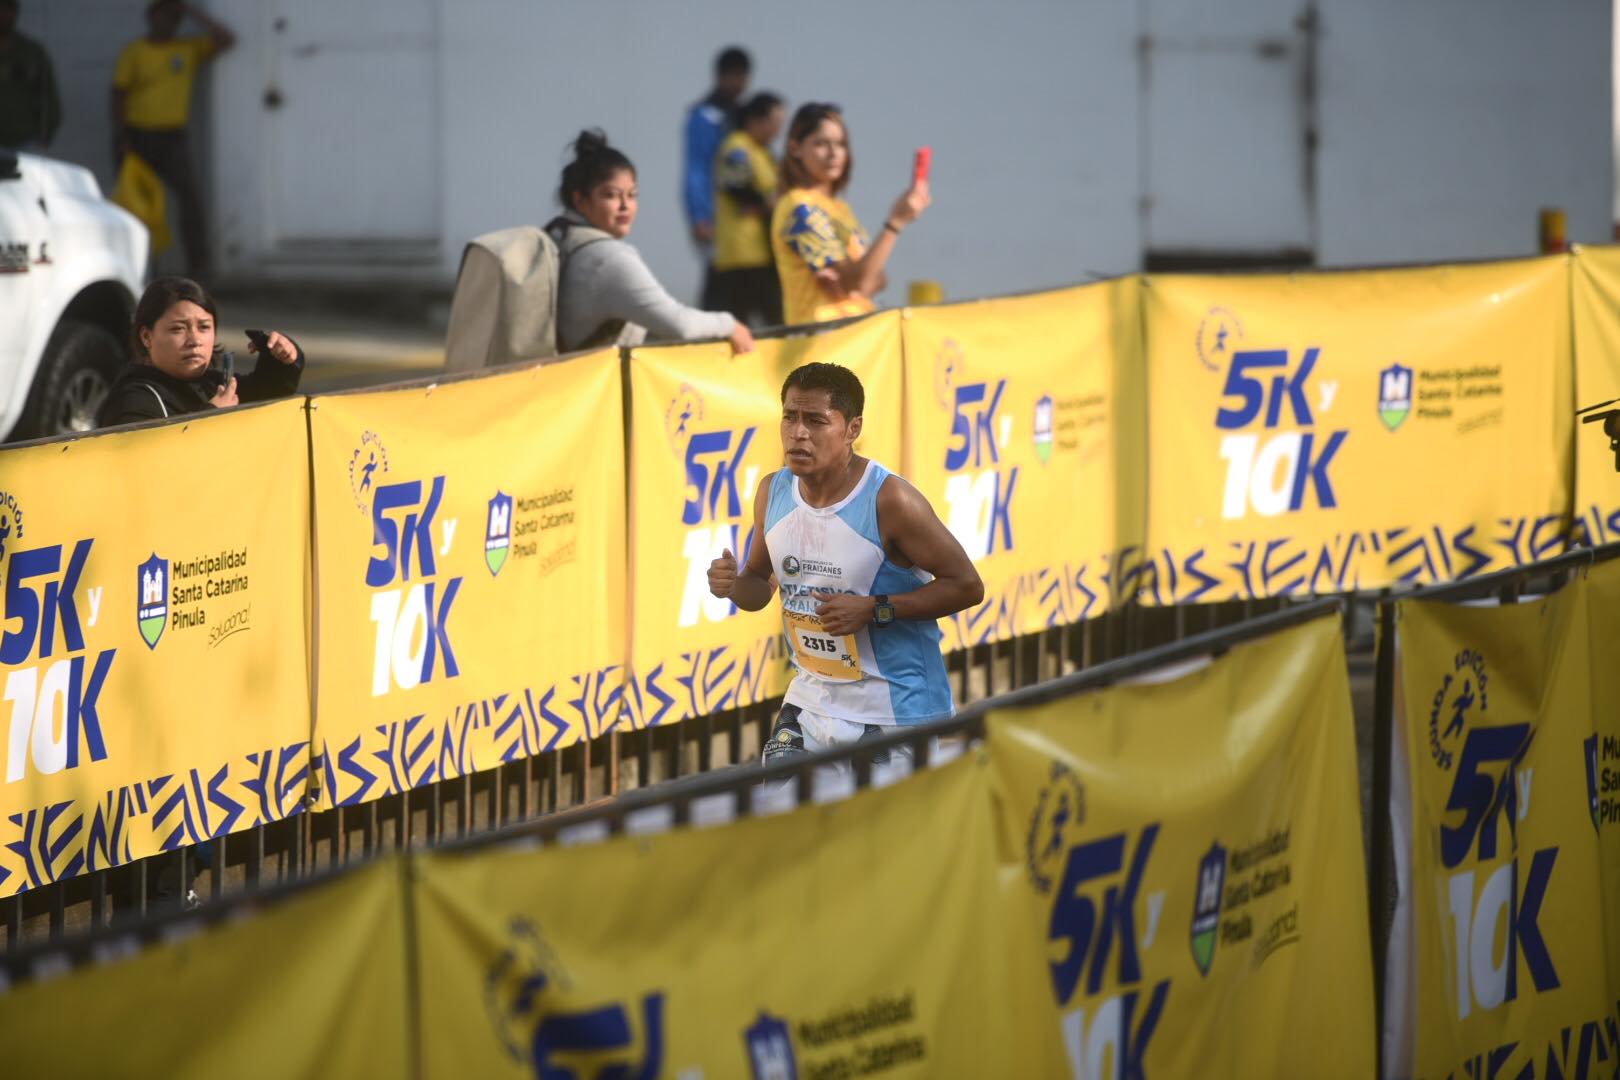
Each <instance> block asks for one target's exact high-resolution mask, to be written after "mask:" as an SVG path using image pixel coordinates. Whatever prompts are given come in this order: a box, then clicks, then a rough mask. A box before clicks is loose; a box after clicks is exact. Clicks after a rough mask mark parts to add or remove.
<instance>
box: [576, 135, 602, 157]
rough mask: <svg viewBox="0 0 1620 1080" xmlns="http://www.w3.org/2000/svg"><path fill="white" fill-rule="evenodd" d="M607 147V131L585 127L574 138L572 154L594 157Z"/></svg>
mask: <svg viewBox="0 0 1620 1080" xmlns="http://www.w3.org/2000/svg"><path fill="white" fill-rule="evenodd" d="M607 148H608V137H607V133H606V132H605V131H603V130H602V129H601V128H586V129H585V130H584V131H581V132H580V133H579V138H577V139H575V140H574V156H575V157H577V158H587V157H595V156H596V155H597V154H600V153H601V152H602V151H604V150H606V149H607Z"/></svg>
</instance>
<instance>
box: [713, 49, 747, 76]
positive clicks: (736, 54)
mask: <svg viewBox="0 0 1620 1080" xmlns="http://www.w3.org/2000/svg"><path fill="white" fill-rule="evenodd" d="M753 70H754V61H753V60H752V59H750V58H749V56H748V52H747V50H746V49H743V48H741V47H739V46H736V45H732V46H729V47H728V48H725V49H722V50H721V51H720V55H719V56H717V57H715V58H714V73H715V74H716V75H733V74H738V75H747V74H748V73H749V72H751V71H753Z"/></svg>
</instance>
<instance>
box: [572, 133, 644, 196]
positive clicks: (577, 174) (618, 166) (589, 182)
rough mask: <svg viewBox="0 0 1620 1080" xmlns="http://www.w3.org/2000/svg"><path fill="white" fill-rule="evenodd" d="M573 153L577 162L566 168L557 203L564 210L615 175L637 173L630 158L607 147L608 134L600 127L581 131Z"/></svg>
mask: <svg viewBox="0 0 1620 1080" xmlns="http://www.w3.org/2000/svg"><path fill="white" fill-rule="evenodd" d="M573 151H574V160H573V161H570V162H569V163H568V164H567V165H565V166H564V167H563V171H562V184H561V186H559V187H558V189H557V200H558V201H559V202H561V203H562V205H563V209H565V210H572V209H573V208H574V196H575V195H589V194H590V193H591V191H592V189H594V188H595V187H596V185H598V184H600V183H602V182H603V181H604V180H608V179H610V178H611V177H612V176H613V174H614V173H617V172H628V173H630V175H631V176H634V175H635V174H636V167H635V166H634V165H632V164H630V159H629V158H627V157H625V156H624V154H623V153H621V152H620V151H619V150H617V149H616V148H614V147H612V146H609V145H608V138H607V135H606V134H604V133H603V131H602V129H601V128H587V129H586V130H584V131H581V132H580V133H579V137H578V138H577V139H575V140H574V145H573Z"/></svg>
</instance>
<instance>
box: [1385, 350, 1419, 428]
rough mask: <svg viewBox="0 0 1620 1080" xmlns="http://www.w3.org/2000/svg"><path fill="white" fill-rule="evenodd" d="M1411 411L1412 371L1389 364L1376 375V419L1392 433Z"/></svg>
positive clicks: (1401, 365)
mask: <svg viewBox="0 0 1620 1080" xmlns="http://www.w3.org/2000/svg"><path fill="white" fill-rule="evenodd" d="M1411 411H1412V369H1411V368H1409V367H1407V366H1406V365H1405V364H1391V365H1389V367H1387V368H1385V369H1384V370H1383V371H1380V372H1379V373H1378V419H1380V420H1382V421H1383V422H1384V426H1385V427H1387V428H1389V430H1391V431H1394V430H1395V429H1396V428H1398V427H1400V426H1401V421H1403V420H1405V419H1406V417H1407V414H1409V413H1410V412H1411Z"/></svg>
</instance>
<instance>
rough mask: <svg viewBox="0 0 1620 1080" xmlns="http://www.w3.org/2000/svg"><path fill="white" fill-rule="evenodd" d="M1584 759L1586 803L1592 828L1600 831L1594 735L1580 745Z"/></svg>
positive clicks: (1596, 740)
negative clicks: (1590, 812) (1583, 752)
mask: <svg viewBox="0 0 1620 1080" xmlns="http://www.w3.org/2000/svg"><path fill="white" fill-rule="evenodd" d="M1581 749H1582V750H1584V751H1585V757H1586V803H1587V807H1588V808H1589V809H1590V810H1591V811H1592V828H1594V829H1598V830H1601V829H1602V828H1603V826H1602V824H1601V822H1602V817H1601V815H1600V814H1599V812H1598V810H1599V806H1598V737H1597V736H1596V735H1595V734H1594V735H1591V736H1589V737H1588V738H1587V740H1586V741H1585V742H1584V743H1582V744H1581Z"/></svg>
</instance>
